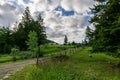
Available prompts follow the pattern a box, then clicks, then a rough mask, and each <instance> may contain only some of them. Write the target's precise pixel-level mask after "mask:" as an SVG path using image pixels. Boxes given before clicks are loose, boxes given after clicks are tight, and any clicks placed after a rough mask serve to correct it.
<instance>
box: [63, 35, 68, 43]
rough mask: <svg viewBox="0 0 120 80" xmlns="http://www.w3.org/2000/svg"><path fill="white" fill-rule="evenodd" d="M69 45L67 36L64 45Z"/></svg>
mask: <svg viewBox="0 0 120 80" xmlns="http://www.w3.org/2000/svg"><path fill="white" fill-rule="evenodd" d="M67 43H68V38H67V35H65V38H64V45H67Z"/></svg>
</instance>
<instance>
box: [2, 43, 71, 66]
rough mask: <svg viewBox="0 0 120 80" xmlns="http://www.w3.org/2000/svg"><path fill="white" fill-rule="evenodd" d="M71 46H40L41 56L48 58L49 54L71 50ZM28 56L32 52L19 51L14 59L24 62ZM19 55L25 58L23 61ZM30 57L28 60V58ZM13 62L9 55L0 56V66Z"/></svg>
mask: <svg viewBox="0 0 120 80" xmlns="http://www.w3.org/2000/svg"><path fill="white" fill-rule="evenodd" d="M72 47H73V46H58V45H46V46H41V52H42V53H43V56H49V55H51V54H55V53H57V52H60V51H63V50H66V49H69V48H72ZM28 53H29V55H30V53H31V54H32V52H30V51H20V52H19V53H18V55H17V57H16V59H17V60H16V61H21V60H26V59H31V57H30V56H29V55H28ZM20 54H22V55H23V56H25V57H26V58H25V59H23V58H21V56H20ZM29 57H30V58H29ZM11 62H14V61H13V57H12V56H11V55H9V54H1V55H0V65H1V64H7V63H11Z"/></svg>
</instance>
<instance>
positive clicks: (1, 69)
mask: <svg viewBox="0 0 120 80" xmlns="http://www.w3.org/2000/svg"><path fill="white" fill-rule="evenodd" d="M30 64H35V59H33V60H26V61H22V62H15V63H11V64H4V65H0V80H2V78H3V77H5V76H6V75H7V74H10V73H12V72H14V71H16V70H18V69H21V68H22V67H25V66H27V65H30Z"/></svg>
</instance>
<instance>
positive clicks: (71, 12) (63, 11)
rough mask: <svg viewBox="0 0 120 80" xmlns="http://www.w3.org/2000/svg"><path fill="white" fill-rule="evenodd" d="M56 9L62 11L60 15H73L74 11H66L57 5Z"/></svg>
mask: <svg viewBox="0 0 120 80" xmlns="http://www.w3.org/2000/svg"><path fill="white" fill-rule="evenodd" d="M55 10H56V11H62V16H72V15H74V13H75V12H74V11H73V10H71V11H66V10H65V9H63V8H62V7H60V6H58V7H57V8H56V9H55Z"/></svg>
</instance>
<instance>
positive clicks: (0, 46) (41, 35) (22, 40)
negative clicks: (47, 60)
mask: <svg viewBox="0 0 120 80" xmlns="http://www.w3.org/2000/svg"><path fill="white" fill-rule="evenodd" d="M43 24H44V23H43V18H42V17H41V15H40V14H39V15H38V16H37V20H35V19H33V17H32V16H31V13H30V11H29V7H26V9H25V11H24V13H23V16H22V20H21V21H19V23H18V24H16V26H15V28H14V29H13V30H11V29H9V28H8V27H0V53H10V51H11V48H13V47H17V48H19V49H20V50H27V49H28V48H29V45H28V41H29V33H30V31H31V32H33V33H34V32H35V33H36V37H37V38H38V41H37V42H38V44H37V45H38V46H39V45H40V44H44V43H45V42H46V32H45V27H44V25H43ZM35 33H34V34H35ZM34 34H33V35H34Z"/></svg>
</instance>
